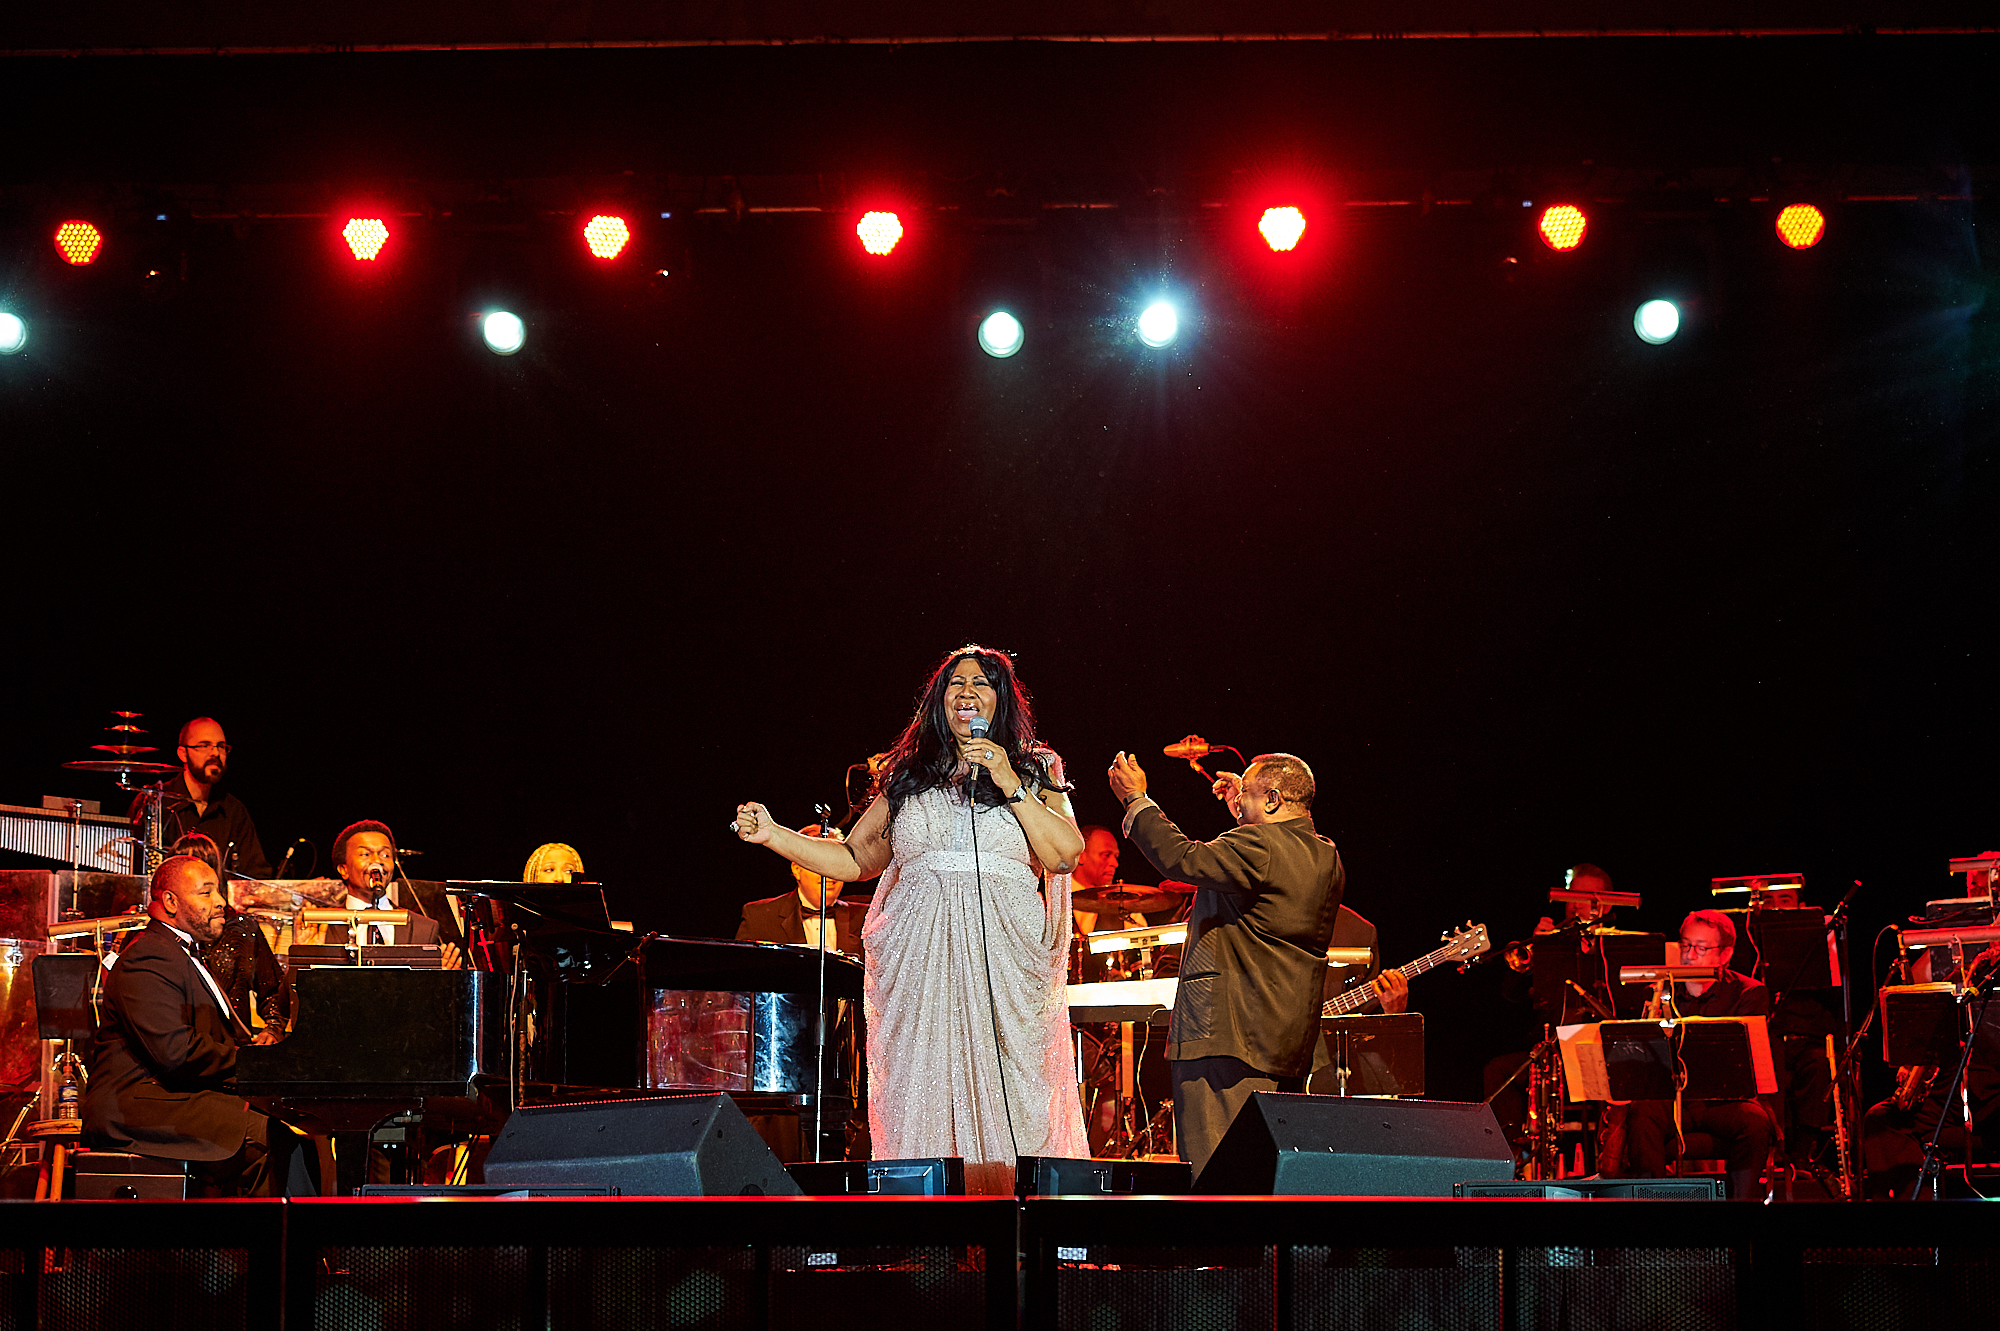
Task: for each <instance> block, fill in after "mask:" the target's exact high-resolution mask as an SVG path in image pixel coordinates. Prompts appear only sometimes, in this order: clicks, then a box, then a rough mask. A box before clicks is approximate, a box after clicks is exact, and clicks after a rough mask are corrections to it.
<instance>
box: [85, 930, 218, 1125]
mask: <svg viewBox="0 0 2000 1331" xmlns="http://www.w3.org/2000/svg"><path fill="white" fill-rule="evenodd" d="M104 997H105V1011H104V1019H103V1023H102V1024H101V1025H100V1026H99V1027H98V1028H97V1034H96V1036H95V1037H93V1038H92V1040H91V1043H90V1088H89V1090H88V1092H87V1093H86V1094H85V1095H84V1099H83V1129H84V1137H85V1141H86V1143H87V1144H89V1145H93V1146H99V1147H107V1148H110V1149H113V1150H120V1151H132V1152H135V1153H137V1154H139V1155H151V1156H160V1157H163V1158H165V1159H169V1160H226V1159H228V1158H229V1157H230V1156H232V1155H235V1154H236V1152H237V1151H238V1150H240V1149H241V1148H242V1146H243V1138H244V1135H245V1133H246V1132H247V1131H248V1130H249V1127H250V1124H251V1118H250V1114H251V1110H250V1107H249V1106H248V1105H246V1104H245V1103H244V1102H243V1098H242V1097H241V1096H239V1095H234V1094H231V1093H230V1092H229V1091H227V1090H225V1089H222V1088H224V1087H226V1086H228V1085H229V1084H230V1082H231V1081H232V1079H233V1078H234V1077H235V1075H236V1039H235V1036H234V1035H233V1034H232V1032H231V1029H230V1019H229V1014H228V1013H226V1012H225V1011H223V1009H222V1007H221V1005H220V1004H218V1003H217V1002H216V1001H215V996H214V995H213V994H212V993H210V992H209V988H208V984H207V982H205V981H204V980H203V979H202V978H201V972H200V971H198V970H196V969H195V962H194V958H193V957H191V956H189V955H188V952H187V948H186V947H185V946H184V945H183V944H182V943H181V940H180V939H179V938H178V937H176V936H175V934H174V932H173V931H172V930H171V929H169V928H167V926H166V925H164V924H161V923H160V922H159V921H158V920H155V921H153V922H152V923H151V924H149V925H147V926H146V928H145V930H144V932H142V933H140V934H139V935H138V936H137V937H136V938H134V939H133V940H132V941H131V942H130V943H127V944H126V945H125V950H124V951H123V952H120V953H119V954H118V964H117V965H116V966H113V967H112V968H111V973H110V974H109V975H108V976H106V977H105V981H104Z"/></svg>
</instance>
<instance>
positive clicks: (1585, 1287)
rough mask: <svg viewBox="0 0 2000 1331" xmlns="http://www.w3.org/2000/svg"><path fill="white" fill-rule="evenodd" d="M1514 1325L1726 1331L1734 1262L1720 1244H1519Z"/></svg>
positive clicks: (1571, 1330)
mask: <svg viewBox="0 0 2000 1331" xmlns="http://www.w3.org/2000/svg"><path fill="white" fill-rule="evenodd" d="M1514 1280H1515V1286H1514V1297H1513V1304H1514V1328H1515V1331H1659V1328H1661V1327H1672V1328H1674V1331H1730V1328H1733V1327H1734V1326H1735V1325H1736V1266H1735V1261H1734V1258H1733V1255H1732V1254H1731V1253H1730V1251H1729V1249H1727V1248H1523V1249H1521V1250H1520V1253H1519V1255H1518V1256H1517V1257H1516V1259H1515V1262H1514Z"/></svg>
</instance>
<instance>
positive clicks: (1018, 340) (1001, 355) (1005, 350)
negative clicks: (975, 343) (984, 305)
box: [979, 310, 1027, 360]
mask: <svg viewBox="0 0 2000 1331" xmlns="http://www.w3.org/2000/svg"><path fill="white" fill-rule="evenodd" d="M1026 340H1027V332H1026V330H1025V329H1023V328H1022V327H1021V321H1020V320H1019V319H1016V318H1015V317H1014V316H1013V315H1011V314H1009V313H1007V311H1005V310H995V311H993V313H991V314H989V315H987V316H986V318H985V319H983V320H981V321H980V324H979V349H980V350H981V351H983V352H985V353H986V354H987V355H989V356H993V357H995V358H997V359H1000V360H1005V359H1006V358H1007V357H1009V356H1011V355H1013V354H1014V353H1015V352H1017V351H1019V350H1020V349H1021V344H1022V343H1023V342H1025V341H1026Z"/></svg>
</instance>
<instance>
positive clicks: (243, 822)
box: [132, 716, 271, 890]
mask: <svg viewBox="0 0 2000 1331" xmlns="http://www.w3.org/2000/svg"><path fill="white" fill-rule="evenodd" d="M229 749H230V745H229V739H228V737H227V736H225V735H224V734H223V733H222V726H221V724H220V723H219V722H217V721H216V720H215V718H214V717H209V716H198V717H196V718H195V719H194V720H192V721H190V722H188V723H187V724H186V725H184V726H182V727H181V733H180V747H179V748H177V749H175V750H174V753H175V754H176V756H178V757H179V758H180V760H181V770H180V775H179V776H177V777H170V778H168V779H167V781H166V792H167V793H166V799H165V801H163V803H162V805H161V814H162V816H163V820H164V822H165V827H164V828H163V829H162V831H163V833H164V836H163V838H162V840H163V842H164V843H165V844H166V845H169V846H171V845H173V844H174V843H175V842H177V841H179V840H180V839H181V838H182V837H184V836H187V835H189V834H190V833H194V832H199V833H201V834H202V835H203V836H205V837H207V838H208V839H209V840H211V841H213V842H214V843H215V847H216V849H217V851H219V852H220V853H221V856H222V863H221V864H220V865H219V866H217V867H218V868H220V869H223V870H234V871H235V872H237V873H240V874H245V875H248V876H249V877H251V878H269V877H270V876H271V862H270V861H269V860H268V859H266V858H264V846H263V843H262V842H260V841H258V840H257V825H256V824H255V823H253V822H252V821H250V811H249V810H248V809H245V808H244V807H243V801H242V800H239V799H237V798H236V796H234V795H232V794H230V793H229V792H228V791H227V790H224V789H223V788H222V780H223V777H224V776H225V775H226V774H227V773H228V771H229ZM143 803H144V800H143V799H140V800H135V801H133V805H132V816H133V819H134V821H136V820H137V819H138V817H139V813H140V809H141V806H142V805H143ZM224 877H225V880H226V878H227V874H226V873H225V874H224ZM225 890H226V888H225Z"/></svg>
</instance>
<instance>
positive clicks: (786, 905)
mask: <svg viewBox="0 0 2000 1331" xmlns="http://www.w3.org/2000/svg"><path fill="white" fill-rule="evenodd" d="M826 915H827V918H828V919H829V920H831V921H833V945H832V948H831V949H830V950H832V951H835V952H845V953H846V954H847V955H848V956H850V957H863V958H864V959H865V955H866V954H865V952H864V950H863V948H862V946H861V922H862V920H863V919H865V918H866V917H867V915H868V908H867V907H866V906H856V905H851V904H849V903H848V902H845V901H836V902H834V903H833V909H831V910H829V911H828V912H827V913H826ZM736 938H737V941H739V942H745V943H795V944H797V945H798V946H800V947H804V946H805V942H806V907H805V903H804V902H803V901H800V900H799V894H798V893H797V892H796V891H792V892H787V893H785V894H784V895H783V896H781V897H766V898H765V899H764V900H762V901H746V902H744V903H743V918H742V919H741V920H740V921H739V922H738V923H737V925H736Z"/></svg>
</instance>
